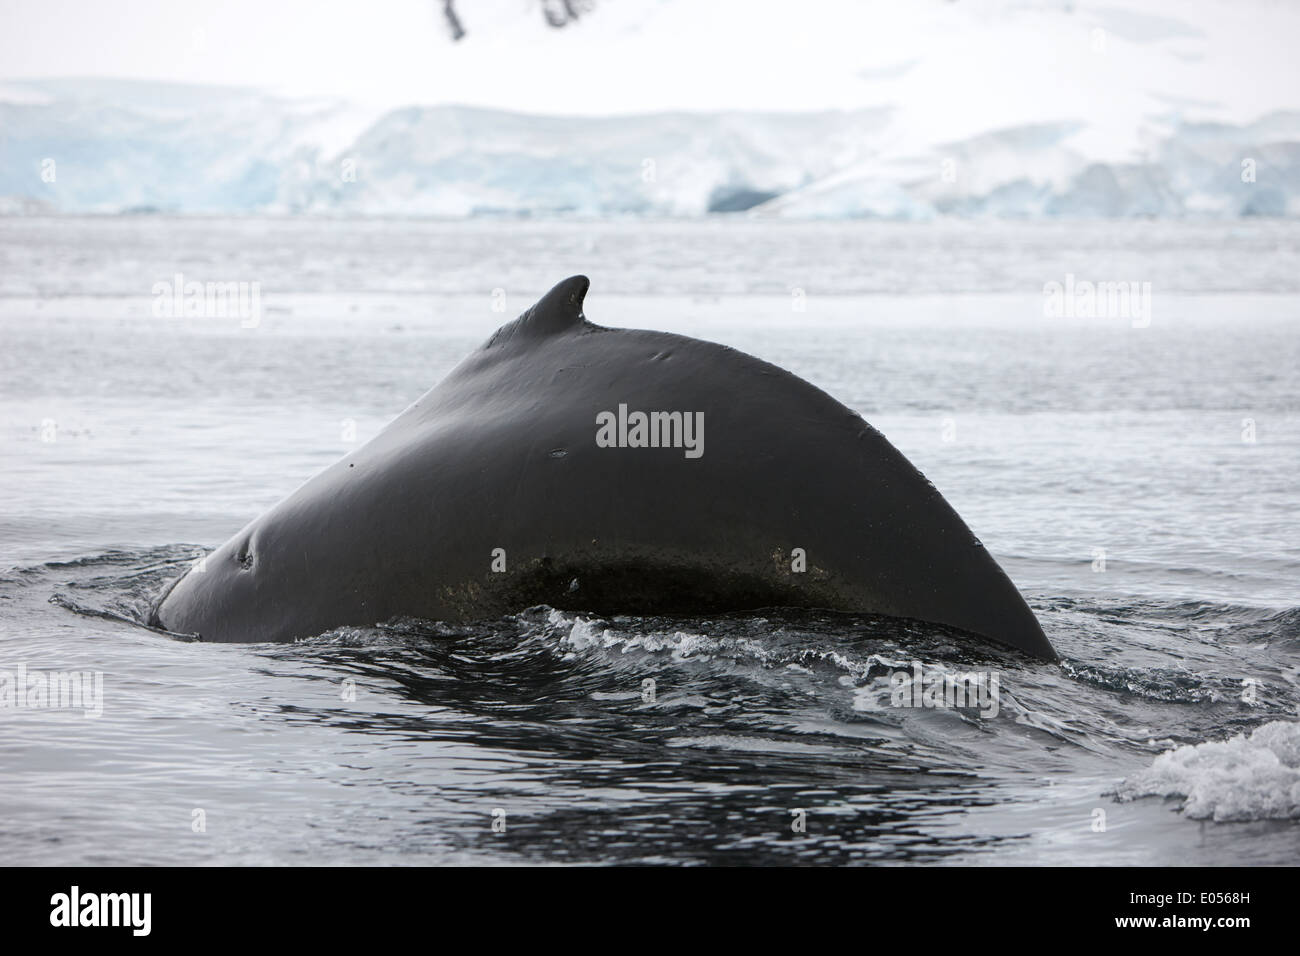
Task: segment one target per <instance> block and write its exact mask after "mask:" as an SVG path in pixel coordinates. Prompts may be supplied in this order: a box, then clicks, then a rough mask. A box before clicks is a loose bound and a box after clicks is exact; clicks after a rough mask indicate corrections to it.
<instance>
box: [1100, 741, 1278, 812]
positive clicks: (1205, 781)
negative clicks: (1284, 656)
mask: <svg viewBox="0 0 1300 956" xmlns="http://www.w3.org/2000/svg"><path fill="white" fill-rule="evenodd" d="M1116 795H1117V796H1118V797H1119V798H1120V799H1121V800H1134V799H1137V798H1138V797H1147V796H1165V797H1171V796H1177V797H1183V798H1185V799H1184V802H1183V806H1182V811H1183V813H1185V814H1186V815H1187V816H1189V817H1192V818H1194V819H1197V820H1215V821H1218V822H1229V821H1243V820H1294V819H1300V723H1297V722H1295V721H1274V722H1272V723H1268V724H1264V725H1263V726H1262V727H1259V728H1257V729H1256V730H1255V731H1254V732H1253V733H1251V734H1250V735H1249V736H1247V735H1246V734H1238V735H1237V736H1235V737H1232V738H1230V739H1228V740H1223V741H1211V742H1207V743H1201V744H1194V745H1190V746H1183V747H1178V748H1176V749H1174V750H1168V751H1165V752H1164V753H1162V754H1161V755H1160V756H1158V757H1156V758H1155V760H1154V761H1152V763H1151V766H1150V767H1148V768H1147V769H1146V770H1143V771H1141V772H1140V773H1137V774H1135V775H1133V776H1132V777H1130V778H1128V779H1127V780H1125V781H1124V782H1123V783H1122V784H1121V785H1120V787H1119V789H1118V790H1117V792H1116Z"/></svg>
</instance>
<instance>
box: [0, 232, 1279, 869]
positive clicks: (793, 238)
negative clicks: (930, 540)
mask: <svg viewBox="0 0 1300 956" xmlns="http://www.w3.org/2000/svg"><path fill="white" fill-rule="evenodd" d="M1297 249H1300V226H1297V225H1292V224H1285V223H1272V222H1259V223H1247V224H1246V225H1230V226H1218V225H1205V224H1182V225H1179V224H1165V225H1162V224H1152V223H1137V224H1133V223H1125V224H1109V223H1094V224H1047V225H1037V224H1025V225H1005V224H991V225H987V226H980V225H975V224H970V223H965V224H954V225H945V224H940V225H929V226H915V225H910V226H905V225H873V224H834V225H784V224H763V223H752V222H743V221H742V222H736V223H728V222H709V223H701V224H684V223H683V224H677V223H657V224H650V225H646V226H640V225H637V224H633V223H623V224H607V225H592V224H580V223H568V224H565V223H559V224H554V223H552V224H547V223H538V224H517V223H481V222H480V223H470V224H437V223H383V222H373V221H371V222H361V223H348V222H314V223H302V222H266V221H255V220H241V221H225V220H168V219H157V218H141V219H40V220H21V219H6V220H0V343H2V344H3V348H0V429H3V442H0V448H2V449H3V451H0V454H2V455H3V462H2V464H0V703H3V699H2V698H3V687H4V683H3V682H4V675H5V674H6V673H9V674H16V673H17V672H18V669H19V668H20V667H26V668H27V669H28V671H29V672H40V673H48V672H52V671H84V672H91V673H95V672H98V673H101V674H102V687H103V697H102V702H101V703H102V714H100V715H99V716H87V715H86V714H85V713H84V710H85V708H81V709H75V708H51V707H40V706H3V707H0V854H2V855H3V857H4V859H5V860H6V861H7V862H11V863H59V864H74V863H92V864H94V863H169V862H182V863H189V862H193V863H358V864H359V863H372V862H397V863H421V862H445V861H470V862H689V863H709V862H728V863H783V862H790V863H797V862H821V863H841V862H936V863H969V862H993V863H999V862H1005V863H1020V862H1036V863H1079V864H1111V863H1201V862H1204V863H1294V862H1296V860H1297V859H1300V826H1297V823H1296V820H1297V818H1300V732H1298V731H1297V727H1298V726H1300V724H1298V723H1297V708H1298V707H1300V494H1298V491H1300V488H1298V487H1297V485H1298V483H1300V477H1298V476H1300V410H1298V409H1297V394H1298V393H1300V389H1297V385H1298V384H1300V376H1298V375H1297V368H1300V255H1297ZM578 271H581V272H585V273H586V274H588V275H589V276H591V278H592V280H593V287H592V292H591V294H590V295H589V297H588V301H587V315H588V316H589V317H590V318H591V319H592V321H595V322H597V323H601V324H607V325H627V326H642V327H653V328H663V329H670V330H672V331H677V332H682V333H685V334H690V335H696V336H699V337H703V338H709V339H714V340H717V341H721V342H725V343H727V344H730V345H735V346H737V347H739V348H742V349H745V350H746V351H749V352H753V353H755V354H757V355H759V356H761V357H763V358H765V359H768V360H770V361H773V362H776V363H777V364H780V365H783V366H785V367H787V368H790V369H791V370H793V371H795V372H797V373H798V374H800V375H802V376H804V377H805V378H807V379H809V380H810V381H812V382H814V383H815V384H817V385H819V386H821V387H822V388H824V389H826V390H827V391H829V392H830V393H831V394H833V395H835V396H836V397H838V398H840V399H841V400H842V401H844V402H845V403H846V404H849V405H850V406H852V407H854V408H856V409H857V410H858V411H860V412H862V414H863V415H864V416H865V417H866V418H867V419H868V420H869V421H871V422H872V423H873V424H875V425H876V426H877V427H879V428H880V429H881V430H882V431H884V432H885V433H886V435H888V437H889V438H890V440H891V441H893V442H894V444H895V445H897V446H898V447H899V448H900V449H901V450H902V451H903V452H904V454H906V455H907V456H908V457H909V458H911V459H912V461H913V462H915V463H916V464H917V465H918V467H920V468H921V469H922V470H923V471H924V472H925V473H926V475H927V476H928V477H929V478H930V479H931V480H933V481H934V483H935V484H936V485H937V486H938V487H939V489H940V490H941V491H942V492H943V493H944V494H945V496H946V497H947V498H948V500H949V501H950V502H951V503H952V504H953V505H954V507H956V508H957V510H958V511H959V512H960V513H961V514H962V515H963V517H964V518H965V519H966V520H967V522H968V523H969V524H970V525H971V527H972V528H973V529H974V530H975V531H976V533H977V534H978V535H979V536H980V537H981V539H982V540H983V541H984V543H985V545H986V546H987V547H989V549H990V550H991V551H992V552H993V554H994V555H995V556H997V557H998V558H999V560H1000V561H1001V562H1002V563H1003V565H1004V567H1006V569H1007V571H1008V573H1010V574H1011V576H1012V578H1013V579H1014V580H1015V581H1016V582H1017V584H1018V585H1019V586H1020V587H1021V589H1022V591H1023V592H1024V593H1025V595H1026V597H1027V599H1028V600H1029V602H1030V604H1031V606H1032V607H1033V608H1034V610H1035V612H1036V613H1037V614H1038V615H1039V617H1040V620H1041V621H1042V623H1043V626H1044V628H1045V630H1046V631H1047V633H1048V635H1049V637H1050V638H1051V640H1052V641H1053V643H1054V644H1055V646H1056V647H1057V648H1058V650H1059V651H1060V652H1061V655H1062V658H1063V661H1062V663H1061V664H1060V665H1048V664H1042V663H1037V662H1032V661H1029V660H1027V659H1025V658H1022V657H1020V656H1018V655H1015V654H1012V653H1008V652H1003V651H1000V650H998V649H996V648H992V647H990V646H986V645H982V644H977V643H973V642H970V641H968V640H963V639H960V638H956V637H954V635H952V634H949V633H945V632H943V631H942V630H941V629H936V628H928V627H924V626H921V625H916V624H907V623H901V622H897V621H889V620H884V619H872V618H858V617H845V616H840V615H831V614H821V613H813V612H789V611H785V612H780V611H768V612H759V613H751V614H744V615H729V616H722V617H712V618H697V619H671V620H670V619H657V618H656V619H649V618H596V617H591V616H587V615H581V614H575V613H570V612H558V611H554V610H551V609H548V608H535V609H530V610H528V611H524V612H522V613H520V614H518V615H516V616H513V617H510V618H508V619H504V620H501V621H496V622H492V623H490V624H483V625H476V626H473V627H449V626H446V625H441V624H437V623H434V622H421V621H390V622H384V623H383V624H381V625H379V626H376V627H373V628H348V629H344V630H340V631H336V632H331V633H328V634H324V635H320V636H318V637H316V638H313V639H311V640H308V641H304V642H300V643H298V644H294V645H284V646H270V645H246V646H217V645H207V644H202V643H193V642H183V641H178V640H174V639H172V638H169V637H167V636H165V635H160V634H157V633H154V632H151V631H149V630H146V629H144V628H142V627H140V626H139V625H138V624H137V623H135V622H136V621H138V620H139V618H140V616H141V614H142V613H143V611H144V609H145V608H147V606H148V604H149V602H150V601H151V600H152V598H153V596H154V595H156V593H157V591H158V589H159V588H160V587H161V586H162V585H163V584H164V583H165V582H166V581H167V580H169V579H170V578H171V577H174V576H175V575H177V574H179V573H181V572H182V571H183V570H184V569H185V568H186V567H187V566H188V564H189V563H190V562H192V561H193V560H195V559H196V558H198V557H200V556H201V555H202V554H203V553H204V552H205V550H206V549H208V548H210V547H213V546H215V545H217V544H219V543H221V542H222V541H224V540H225V539H226V538H227V537H228V536H229V535H230V534H232V533H233V532H234V531H236V530H237V529H238V528H239V527H241V526H242V525H243V524H244V523H245V522H246V521H247V520H249V519H250V518H252V517H254V516H255V515H256V514H257V513H259V512H260V511H261V510H263V509H264V508H266V507H267V506H269V505H271V504H272V503H274V502H275V501H276V500H278V499H279V498H280V497H282V496H283V495H285V494H287V493H288V492H290V491H292V490H293V489H294V488H295V487H296V486H297V485H298V484H300V483H301V482H302V481H303V480H305V479H306V478H307V477H309V476H310V475H311V474H313V473H314V472H315V471H317V470H319V469H321V468H323V467H324V466H326V465H327V464H329V463H330V462H332V461H333V460H335V459H336V458H338V457H339V456H341V455H342V454H344V453H346V452H347V451H348V449H349V448H351V447H353V446H354V445H355V444H357V443H360V442H364V441H365V440H367V439H368V438H369V437H371V436H372V435H373V434H375V433H376V432H377V431H378V429H379V428H381V427H382V426H383V425H384V424H386V423H387V422H388V421H389V420H391V418H393V417H394V416H395V415H396V414H397V413H398V412H399V411H401V409H402V408H404V407H405V406H406V405H407V404H408V403H409V402H411V401H412V400H414V399H415V398H417V397H418V396H419V395H420V394H422V393H423V392H424V391H425V390H426V389H427V388H428V387H430V386H431V385H432V384H434V382H436V381H437V379H438V378H439V377H440V376H441V375H443V374H444V373H445V372H446V371H447V370H449V369H450V368H451V366H452V365H454V364H455V363H456V362H457V361H459V359H460V358H461V357H463V355H464V354H465V353H466V352H468V351H469V350H470V349H472V348H474V347H476V346H477V345H479V344H480V343H481V342H482V341H483V340H484V339H485V338H486V337H487V335H488V334H490V332H491V331H492V330H493V329H494V328H495V327H496V326H497V325H499V324H500V323H501V322H503V321H505V320H507V319H509V318H512V317H513V316H514V315H515V314H517V313H518V312H519V311H520V310H521V309H523V308H524V307H526V306H527V305H528V304H530V303H531V301H532V300H533V299H534V298H536V296H537V295H538V294H540V292H542V291H544V290H545V289H546V288H548V287H549V286H550V285H551V284H552V283H553V282H554V281H556V280H558V279H559V278H562V277H564V276H565V275H568V274H570V273H572V272H578ZM177 272H181V273H183V274H184V275H185V276H186V277H187V278H190V279H196V280H200V281H250V282H252V281H256V282H259V283H260V288H261V304H262V313H261V316H260V322H259V323H258V325H257V326H256V327H255V328H241V327H240V323H239V322H238V321H237V320H229V319H197V318H196V319H183V318H179V319H172V318H159V317H155V316H154V315H153V312H152V308H151V307H152V303H153V299H152V297H151V290H152V288H153V285H154V283H157V282H160V281H171V278H172V276H173V275H174V274H175V273H177ZM1067 274H1073V275H1074V276H1076V277H1078V278H1080V279H1085V278H1086V279H1091V280H1094V281H1107V280H1116V281H1118V280H1129V281H1138V282H1142V281H1148V282H1151V283H1152V299H1151V302H1152V305H1151V313H1150V318H1151V321H1150V323H1149V324H1146V325H1144V324H1142V323H1137V325H1136V327H1135V323H1133V322H1132V321H1130V320H1129V319H1128V318H1117V317H1101V318H1076V319H1060V318H1047V317H1045V316H1044V311H1043V295H1042V290H1043V286H1044V284H1045V283H1047V282H1051V281H1064V280H1065V277H1066V275H1067ZM494 304H497V306H498V307H499V308H501V309H502V311H494ZM864 492H865V490H864ZM430 546H431V547H436V543H433V542H431V545H430ZM914 661H916V662H920V666H921V667H922V669H923V672H924V673H925V674H926V675H930V676H933V675H936V674H943V673H957V672H967V671H977V672H984V673H993V674H996V675H997V676H998V679H999V681H1000V689H1001V694H1000V700H999V706H998V712H997V714H996V716H992V715H988V716H981V715H980V713H979V712H978V711H977V710H976V709H973V708H969V707H968V708H965V709H946V708H944V709H926V708H900V707H896V706H893V700H892V690H893V687H894V685H893V684H891V675H892V674H894V673H895V672H896V671H899V670H902V669H908V670H910V669H911V668H912V666H913V662H914ZM647 681H652V682H653V694H650V693H649V692H648V688H649V687H650V685H648V684H647ZM1252 734H1253V736H1251V735H1252ZM1237 735H1244V736H1241V737H1238V736H1237ZM1234 738H1236V739H1234ZM1225 741H1226V742H1225ZM1180 747H1181V748H1183V749H1176V748H1180ZM1171 750H1172V753H1167V754H1166V753H1165V752H1166V751H1171ZM1162 754H1164V755H1163V756H1162ZM1180 808H1181V809H1180ZM196 811H201V813H196ZM797 811H803V815H802V819H803V820H804V821H805V822H806V828H805V832H793V831H792V827H791V824H792V822H794V821H796V820H798V819H800V816H799V814H798V813H797ZM494 819H503V820H504V823H505V828H504V832H494V829H493V821H494ZM196 820H201V822H202V824H203V828H202V829H201V831H200V832H195V828H196V825H197V824H196ZM1103 822H1104V829H1103V825H1102V824H1103Z"/></svg>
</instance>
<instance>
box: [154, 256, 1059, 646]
mask: <svg viewBox="0 0 1300 956" xmlns="http://www.w3.org/2000/svg"><path fill="white" fill-rule="evenodd" d="M587 287H588V282H587V279H586V278H585V277H583V276H575V277H573V278H571V279H566V280H565V281H563V282H561V283H560V284H559V285H557V286H556V287H555V288H554V289H552V290H551V291H550V292H549V293H547V294H546V295H545V296H544V297H543V298H542V299H541V301H539V302H538V303H537V304H536V305H534V306H533V307H532V308H531V309H529V310H528V311H527V312H525V313H524V314H523V315H522V316H520V317H519V318H518V319H516V320H515V321H513V322H511V323H509V324H507V325H505V326H503V327H502V328H501V329H499V330H498V331H497V332H496V333H495V334H494V335H493V336H492V338H491V339H490V340H489V341H488V342H487V344H486V345H484V346H483V347H482V348H480V349H479V350H478V351H476V352H474V353H473V354H472V355H470V356H469V357H468V358H467V359H465V361H463V362H462V363H461V364H460V365H459V366H458V367H457V368H456V369H454V370H453V371H452V372H451V373H450V374H449V375H448V376H447V377H446V378H445V379H444V380H443V381H442V382H441V383H439V384H438V385H437V386H436V387H434V388H433V389H432V390H431V391H429V392H428V393H426V394H425V395H424V397H422V398H421V399H420V400H419V401H417V402H415V404H413V405H412V406H411V407H410V408H408V409H407V410H406V411H404V412H403V413H402V414H401V415H400V416H398V418H397V419H396V420H395V421H393V423H392V424H390V425H389V426H388V427H387V428H386V429H384V430H383V431H382V432H381V433H380V434H379V435H377V436H376V437H375V438H374V439H373V440H372V441H370V442H369V443H367V444H366V445H365V446H364V447H362V448H360V449H358V450H357V451H356V452H354V453H352V454H350V455H348V456H347V457H346V458H344V459H343V460H341V461H339V462H338V463H336V464H334V465H333V466H331V467H329V468H327V469H326V470H325V471H323V472H321V473H320V474H318V475H317V476H316V477H314V478H312V479H311V480H310V481H308V482H307V483H306V484H305V485H303V486H302V487H301V488H299V489H298V490H297V491H295V492H294V493H293V494H291V495H290V496H289V497H288V498H286V499H285V500H284V501H282V502H280V503H279V504H278V505H276V506H275V507H273V508H272V509H271V510H270V511H268V512H267V513H266V514H264V515H262V516H261V517H260V518H258V519H257V520H256V521H254V522H252V523H251V524H249V525H248V526H247V527H246V528H244V529H243V530H242V531H240V532H239V533H238V534H237V535H235V536H234V537H233V538H231V539H230V540H229V541H228V542H226V543H225V544H224V545H222V546H221V547H220V548H218V549H217V550H216V551H214V552H213V553H212V554H211V555H209V556H208V558H207V559H206V561H205V562H204V563H203V568H204V569H203V570H199V568H198V567H196V568H194V569H191V570H190V571H189V572H188V573H186V574H185V575H184V576H183V577H182V578H180V579H179V580H178V581H177V582H175V583H174V584H173V585H172V586H171V587H170V589H169V590H167V591H166V592H164V594H163V595H162V597H161V599H160V600H159V602H158V603H157V605H156V606H155V608H154V611H153V615H152V623H153V624H154V625H155V626H158V627H161V628H164V629H166V630H168V631H172V632H176V633H186V634H198V635H199V636H200V637H201V638H202V639H203V640H208V641H288V640H293V639H295V638H302V637H308V636H311V635H314V634H319V633H321V632H324V631H327V630H329V629H331V628H335V627H340V626H343V625H368V624H374V623H377V622H381V621H384V620H387V619H389V618H392V617H396V616H409V617H419V618H427V619H434V620H446V621H466V620H473V619H486V618H492V617H497V616H500V615H502V614H505V613H509V612H512V611H517V610H520V609H522V608H525V607H529V606H533V605H538V604H549V605H551V606H553V607H559V608H565V609H572V610H586V611H594V612H598V613H606V614H608V613H631V614H636V613H647V614H650V613H653V614H675V613H714V612H722V611H739V610H748V609H754V608H760V607H816V608H826V609H832V610H840V611H853V612H868V613H874V614H884V615H892V616H896V617H904V618H914V619H917V620H920V621H926V622H933V623H938V624H944V625H948V626H950V627H953V628H956V629H959V630H962V631H967V632H970V633H971V634H975V635H979V636H982V637H985V638H989V639H991V640H993V641H996V642H1000V643H1002V644H1006V645H1010V646H1011V647H1015V648H1019V649H1020V650H1022V651H1025V652H1027V653H1029V654H1031V655H1034V656H1037V657H1040V658H1045V659H1055V656H1056V655H1055V652H1054V651H1053V649H1052V646H1051V645H1050V644H1049V643H1048V641H1047V638H1046V637H1045V636H1044V634H1043V630H1042V628H1041V627H1040V626H1039V624H1038V621H1037V620H1036V619H1035V617H1034V615H1033V612H1031V611H1030V609H1029V607H1028V605H1026V603H1025V601H1024V599H1023V598H1022V597H1021V595H1020V593H1019V592H1018V591H1017V590H1016V587H1015V585H1014V584H1012V583H1011V581H1010V579H1009V578H1008V577H1007V576H1006V574H1005V573H1004V572H1003V571H1002V569H1001V568H1000V567H999V566H998V564H997V562H996V561H994V560H993V558H992V557H991V556H990V555H989V553H988V552H987V551H986V550H985V549H984V547H983V546H982V545H981V544H980V542H979V540H978V539H977V538H976V537H975V536H974V535H973V534H972V533H971V531H970V529H969V528H967V527H966V525H965V524H964V523H963V522H962V520H961V518H959V517H958V516H957V513H956V512H955V511H953V509H952V508H951V507H950V506H949V505H948V503H947V502H946V501H945V500H944V499H943V497H942V496H941V495H940V494H939V492H938V491H937V490H936V489H935V487H934V486H933V485H932V484H930V482H929V481H927V480H926V478H925V477H924V476H923V475H922V474H921V473H920V472H919V471H917V470H916V468H915V467H913V465H912V464H911V463H910V462H908V461H907V459H905V458H904V457H903V456H902V455H901V454H900V453H899V452H898V451H897V450H895V449H894V447H893V446H892V445H890V444H889V442H888V441H886V440H885V438H884V436H882V435H881V434H880V433H879V432H878V431H876V430H875V429H874V428H872V427H871V426H870V425H868V424H867V423H866V422H865V421H863V420H862V418H861V417H860V416H858V415H857V414H856V413H854V412H852V411H850V410H849V409H848V408H846V407H844V406H843V405H841V404H840V403H839V402H837V401H835V400H834V399H833V398H831V397H830V396H829V395H827V394H826V393H824V392H822V391H821V390H819V389H817V388H815V387H814V386H812V385H810V384H808V383H807V382H805V381H803V380H802V379H800V378H797V377H796V376H794V375H792V374H790V373H789V372H786V371H784V370H782V369H780V368H777V367H776V366H774V365H769V364H768V363H766V362H763V361H760V360H759V359H756V358H753V357H751V356H749V355H746V354H744V353H742V352H738V351H735V350H734V349H731V348H727V347H725V346H721V345H715V344H712V343H709V342H701V341H698V340H696V339H691V338H686V337H684V336H680V335H673V334H669V333H664V332H645V331H637V330H631V329H607V328H602V327H600V326H597V325H593V324H591V323H589V322H588V321H586V319H585V317H584V316H583V314H582V301H583V297H584V296H585V294H586V292H587ZM620 404H625V405H627V407H628V408H629V409H630V410H633V411H635V410H642V411H681V412H688V413H690V412H703V413H704V424H705V428H704V433H703V438H704V442H703V454H702V455H701V456H700V457H697V458H691V457H687V455H686V454H685V453H684V450H683V449H682V448H681V447H677V448H629V447H599V446H598V445H597V442H596V435H597V430H598V429H597V416H598V414H599V413H601V412H604V411H611V412H617V410H618V406H619V405H620ZM797 548H798V549H802V550H803V553H804V555H806V559H805V560H806V570H804V571H802V572H800V571H796V570H793V567H794V565H795V563H796V561H795V558H794V557H792V555H793V553H794V549H797ZM495 549H503V550H504V563H505V570H504V571H499V570H493V563H494V551H495ZM495 557H496V564H497V566H498V567H500V564H501V555H500V552H496V554H495Z"/></svg>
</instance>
